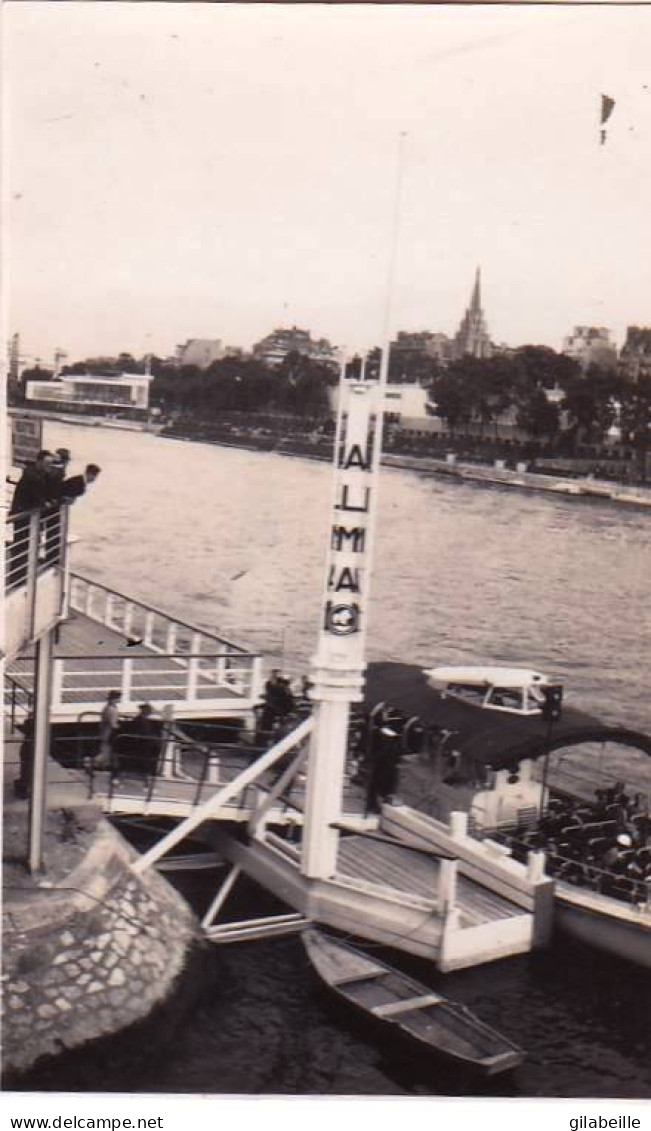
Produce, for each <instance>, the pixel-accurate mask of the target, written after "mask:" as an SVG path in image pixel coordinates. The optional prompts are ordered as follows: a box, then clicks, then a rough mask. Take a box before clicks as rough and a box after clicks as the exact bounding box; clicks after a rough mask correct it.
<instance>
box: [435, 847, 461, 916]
mask: <svg viewBox="0 0 651 1131" xmlns="http://www.w3.org/2000/svg"><path fill="white" fill-rule="evenodd" d="M456 905H457V861H456V860H446V859H442V860H440V861H439V908H440V910H441V911H442V912H443V913H444V914H445V915H448V914H450V913H451V912H452V911H455V910H456Z"/></svg>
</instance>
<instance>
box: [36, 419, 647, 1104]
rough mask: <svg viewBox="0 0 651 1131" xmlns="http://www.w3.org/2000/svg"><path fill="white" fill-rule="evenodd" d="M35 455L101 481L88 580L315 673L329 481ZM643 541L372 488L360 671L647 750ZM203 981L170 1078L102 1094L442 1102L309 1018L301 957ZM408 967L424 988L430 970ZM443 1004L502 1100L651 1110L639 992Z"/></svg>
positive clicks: (85, 454)
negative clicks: (445, 689) (433, 677)
mask: <svg viewBox="0 0 651 1131" xmlns="http://www.w3.org/2000/svg"><path fill="white" fill-rule="evenodd" d="M45 438H46V443H47V444H48V446H50V447H56V446H59V445H64V444H65V446H67V447H69V448H71V449H72V452H73V457H74V462H75V465H76V464H77V463H79V464H83V463H85V462H86V461H87V460H90V459H92V460H94V461H95V462H97V463H99V464H101V466H102V467H103V469H104V470H103V473H102V475H101V477H100V479H99V480H98V482H97V484H96V485H95V487H94V488H93V490H92V494H89V495H88V496H87V498H86V499H84V500H82V501H81V502H80V503H78V504H76V506H75V512H74V531H75V533H76V534H77V535H79V536H80V537H81V538H82V539H83V540H82V541H81V542H80V544H79V545H78V546H77V548H76V550H75V559H74V566H75V568H76V569H77V570H78V571H79V572H81V573H88V574H89V575H91V576H95V577H97V579H98V580H101V581H104V582H106V583H107V584H109V585H112V586H113V587H115V588H116V589H118V590H123V591H125V592H127V593H130V594H132V595H133V596H136V597H140V598H141V599H142V600H144V601H150V602H152V603H153V604H158V605H161V606H163V607H164V608H166V609H168V610H169V611H170V612H174V613H175V614H176V615H177V616H179V617H185V618H187V619H189V620H192V621H194V622H196V623H198V624H200V625H201V626H203V627H205V628H206V629H213V630H216V631H218V632H220V633H221V634H223V635H225V636H226V637H229V638H231V639H234V640H236V641H238V642H239V643H242V644H244V645H246V646H248V647H250V648H252V649H255V650H259V651H261V652H262V653H263V654H264V655H265V656H266V657H267V658H268V660H269V661H270V662H271V661H278V660H281V661H283V662H284V663H285V666H286V667H287V669H288V670H289V671H290V672H291V673H293V674H296V673H299V672H301V671H304V670H305V669H306V667H307V664H308V660H309V657H310V655H311V654H312V652H313V650H314V645H315V643H316V633H317V617H318V610H319V599H320V592H321V584H322V579H323V558H324V551H325V545H326V536H327V528H328V519H329V505H330V470H329V468H328V467H327V465H324V464H317V463H309V462H306V461H303V460H291V459H287V458H284V457H280V456H276V455H274V454H268V453H255V454H254V453H249V452H244V451H238V450H236V449H223V448H219V447H211V446H208V445H198V444H189V443H183V442H181V441H172V440H166V439H162V438H159V437H154V436H149V435H140V434H131V433H128V432H117V431H116V432H110V431H109V430H105V429H94V428H81V427H79V428H77V427H68V426H63V425H54V424H51V423H48V424H46V435H45ZM650 531H651V515H650V514H648V513H645V512H642V511H635V510H623V509H621V508H617V507H615V506H614V505H609V504H604V503H601V502H593V503H589V502H586V501H580V500H576V499H571V498H556V497H550V498H547V497H545V496H540V495H533V494H525V493H520V492H519V491H516V490H503V489H495V490H487V489H484V488H478V487H473V486H469V485H465V484H455V483H448V482H446V481H442V480H439V479H435V478H429V477H426V476H421V475H419V474H417V473H412V472H402V471H384V472H383V475H382V485H381V495H380V521H379V530H378V538H377V547H376V565H375V570H374V576H373V599H372V606H371V618H370V624H369V638H368V652H369V658H370V659H393V660H404V661H411V662H415V663H421V664H424V665H428V666H429V665H433V664H443V663H455V662H457V663H458V662H467V663H488V662H490V663H508V664H514V665H526V666H532V667H537V668H540V669H541V670H542V671H549V672H550V673H553V674H555V675H557V676H559V677H561V678H563V679H564V680H565V681H566V694H567V699H568V701H570V702H574V703H576V704H577V705H580V706H583V707H585V708H586V709H588V710H590V709H592V710H595V711H598V713H599V714H600V716H601V717H602V718H604V719H607V720H611V721H615V720H617V721H620V722H627V723H628V724H629V725H631V726H637V727H638V728H640V729H642V730H644V729H648V728H649V695H648V672H649V666H650V665H649V660H650V658H651V657H650V641H651V612H650V609H651V602H650V601H649V576H650V572H651V571H650V565H651V551H650V544H649V532H650ZM205 897H206V893H205V892H203V894H201V895H200V897H198V898H202V899H203V898H205ZM214 961H215V963H217V964H218V968H219V974H220V976H219V977H218V978H217V981H216V984H217V985H218V986H220V987H221V988H218V989H216V990H215V991H214V998H212V999H210V1000H207V1001H206V1002H205V1003H204V1004H203V1005H202V1007H201V1009H200V1010H199V1013H198V1015H194V1016H193V1018H192V1020H191V1022H190V1023H189V1024H188V1026H186V1028H185V1029H184V1031H183V1033H182V1038H181V1040H180V1042H179V1044H178V1045H177V1047H176V1048H175V1053H174V1057H173V1058H172V1059H171V1062H169V1063H166V1064H165V1065H164V1067H163V1068H161V1067H159V1066H154V1067H150V1069H148V1070H146V1069H143V1071H142V1072H141V1073H140V1074H139V1076H138V1083H137V1085H136V1083H134V1082H133V1081H131V1082H129V1083H127V1084H125V1083H124V1078H123V1077H121V1081H122V1083H121V1082H120V1081H115V1083H114V1084H111V1082H110V1080H109V1081H108V1082H107V1083H106V1085H105V1086H106V1087H107V1088H111V1087H116V1088H119V1087H120V1086H125V1087H130V1088H132V1089H134V1088H136V1087H138V1088H142V1089H143V1090H147V1089H149V1090H162V1091H185V1090H190V1091H195V1090H196V1091H201V1090H203V1091H208V1092H211V1091H216V1092H233V1091H235V1092H268V1091H277V1092H282V1093H288V1092H308V1093H310V1092H312V1093H315V1092H323V1093H327V1092H330V1093H333V1094H342V1093H348V1094H378V1093H390V1092H393V1093H395V1092H398V1093H400V1092H403V1093H404V1092H417V1093H422V1094H433V1095H436V1094H448V1093H450V1092H453V1091H454V1086H453V1084H452V1083H451V1082H450V1080H449V1079H448V1078H446V1077H445V1076H441V1075H440V1073H439V1074H434V1075H430V1076H428V1077H426V1078H425V1079H418V1078H416V1079H414V1078H413V1073H412V1074H411V1075H410V1072H409V1070H408V1068H407V1066H406V1065H405V1064H402V1065H401V1064H400V1062H399V1061H395V1060H393V1061H387V1059H386V1057H385V1055H384V1054H383V1053H382V1052H380V1051H379V1050H378V1049H377V1048H376V1047H375V1046H374V1045H370V1044H367V1043H366V1042H364V1041H361V1040H360V1039H358V1038H357V1037H356V1036H354V1035H352V1034H351V1033H350V1031H349V1030H348V1029H347V1028H342V1027H341V1026H340V1025H335V1024H334V1023H333V1022H332V1021H331V1020H330V1018H329V1015H328V1014H327V1013H326V1012H324V1010H323V1007H322V1005H321V1004H320V1002H319V1001H318V1000H317V999H316V998H315V996H314V992H313V985H312V981H311V978H310V976H309V972H308V970H307V966H306V963H305V961H304V959H303V957H302V950H301V947H300V943H299V942H298V940H297V939H286V940H282V941H277V942H274V943H268V944H267V943H265V944H258V945H257V946H249V947H238V948H236V949H231V948H228V947H226V948H224V949H223V950H219V951H218V952H217V953H216V955H215V959H214ZM399 961H400V963H401V965H403V966H405V967H407V966H409V965H410V960H409V959H408V958H406V957H405V956H404V955H403V956H401V957H400V960H399ZM411 967H412V969H413V971H414V972H415V973H416V974H417V976H419V977H420V978H421V980H424V981H430V982H433V983H434V984H436V975H435V974H433V972H432V971H431V970H429V969H427V967H424V966H419V964H418V963H417V962H415V960H414V961H412V962H411ZM222 975H223V977H222ZM440 984H442V985H443V992H444V993H446V994H448V995H449V996H452V997H457V998H459V999H460V1000H462V1001H465V1002H466V1003H467V1004H468V1005H469V1006H471V1008H476V1009H477V1012H478V1013H479V1015H480V1016H481V1017H482V1018H483V1019H485V1020H486V1021H487V1022H489V1023H493V1024H495V1025H496V1026H497V1027H498V1028H501V1029H502V1030H503V1031H504V1032H505V1034H506V1035H510V1036H512V1037H513V1038H514V1039H515V1040H517V1041H518V1042H520V1043H521V1044H522V1045H524V1047H525V1048H527V1049H528V1051H529V1053H530V1056H529V1059H528V1060H527V1063H526V1064H525V1065H524V1066H523V1068H522V1069H520V1070H519V1071H518V1074H517V1076H516V1078H515V1081H514V1083H513V1090H514V1093H515V1094H518V1095H529V1096H536V1095H563V1096H572V1095H594V1096H625V1095H628V1096H637V1097H647V1096H651V1070H650V1068H649V1062H650V1060H651V1056H650V1053H651V1033H650V1023H649V1016H650V1011H649V1006H650V1005H651V993H650V991H651V980H650V979H649V976H648V974H644V973H642V972H641V971H634V970H632V968H630V967H627V966H625V965H623V964H618V963H616V962H614V961H612V960H609V959H605V958H603V957H601V956H600V955H598V954H597V953H594V952H589V953H588V952H586V951H585V950H582V949H577V948H574V947H572V946H570V945H569V944H568V943H566V942H563V943H559V944H557V945H556V947H555V948H554V949H553V950H551V951H549V952H548V953H546V954H544V955H534V956H528V957H526V958H520V959H515V960H509V961H505V962H500V963H494V964H490V965H488V966H484V967H480V968H478V969H476V970H471V971H464V972H460V973H458V974H454V975H447V976H446V977H445V979H443V980H442V983H440ZM109 1075H110V1073H109ZM64 1086H66V1084H65V1081H58V1083H57V1087H64ZM70 1086H75V1084H74V1082H73V1083H72V1084H70ZM82 1086H83V1085H82ZM472 1094H474V1092H473V1093H472Z"/></svg>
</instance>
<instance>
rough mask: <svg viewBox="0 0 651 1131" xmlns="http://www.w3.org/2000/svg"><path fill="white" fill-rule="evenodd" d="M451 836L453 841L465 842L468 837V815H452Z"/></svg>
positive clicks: (454, 813) (459, 813)
mask: <svg viewBox="0 0 651 1131" xmlns="http://www.w3.org/2000/svg"><path fill="white" fill-rule="evenodd" d="M449 827H450V836H451V837H452V839H453V840H463V838H464V837H465V836H467V835H468V814H467V813H463V812H460V811H459V812H457V811H455V812H453V813H450V826H449Z"/></svg>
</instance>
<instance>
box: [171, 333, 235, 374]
mask: <svg viewBox="0 0 651 1131" xmlns="http://www.w3.org/2000/svg"><path fill="white" fill-rule="evenodd" d="M224 354H225V350H224V347H223V344H222V340H221V338H188V340H187V342H183V343H182V344H181V345H178V346H177V347H176V364H177V365H196V366H198V368H199V369H207V368H208V366H209V365H212V363H213V361H219V360H220V359H221V358H222V357H224Z"/></svg>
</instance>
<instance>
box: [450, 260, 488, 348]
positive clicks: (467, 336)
mask: <svg viewBox="0 0 651 1131" xmlns="http://www.w3.org/2000/svg"><path fill="white" fill-rule="evenodd" d="M453 350H454V356H455V357H457V358H459V357H465V355H466V354H470V355H471V356H472V357H491V356H492V353H493V347H492V344H491V340H490V337H489V334H488V328H487V326H486V320H485V318H484V312H483V310H482V308H481V267H478V268H477V271H476V273H475V285H474V287H473V289H472V298H471V299H470V306H469V307H468V309H467V310H466V313H465V315H464V317H463V319H462V321H461V325H460V326H459V329H458V331H457V334H456V337H455V339H454V347H453Z"/></svg>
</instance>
